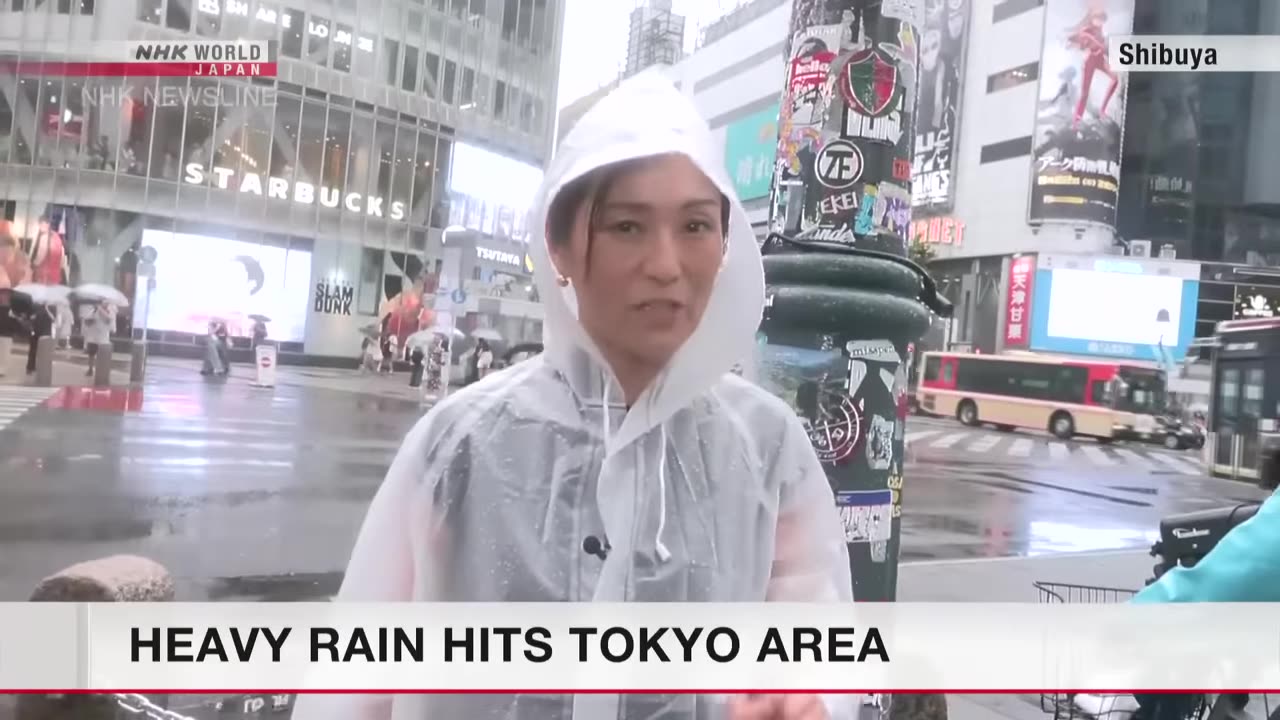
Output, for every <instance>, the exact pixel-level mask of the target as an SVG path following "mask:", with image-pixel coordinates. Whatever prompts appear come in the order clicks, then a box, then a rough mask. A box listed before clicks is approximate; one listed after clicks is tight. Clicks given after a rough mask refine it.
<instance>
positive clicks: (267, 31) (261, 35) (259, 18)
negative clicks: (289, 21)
mask: <svg viewBox="0 0 1280 720" xmlns="http://www.w3.org/2000/svg"><path fill="white" fill-rule="evenodd" d="M257 7H258V9H257V11H256V12H254V14H253V19H252V22H250V23H249V33H248V34H249V37H251V38H253V39H255V40H277V39H279V37H280V26H281V22H282V16H281V13H280V10H279V8H278V7H276V6H275V5H274V4H272V3H268V2H265V0H258V5H257Z"/></svg>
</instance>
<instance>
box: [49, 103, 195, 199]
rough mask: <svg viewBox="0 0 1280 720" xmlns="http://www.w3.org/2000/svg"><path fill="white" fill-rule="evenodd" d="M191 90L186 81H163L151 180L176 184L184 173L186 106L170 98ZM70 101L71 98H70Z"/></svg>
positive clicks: (156, 115) (157, 114) (152, 140)
mask: <svg viewBox="0 0 1280 720" xmlns="http://www.w3.org/2000/svg"><path fill="white" fill-rule="evenodd" d="M187 90H188V83H187V79H186V78H160V84H159V89H158V92H159V93H160V99H161V103H160V104H159V105H158V106H157V107H156V114H155V132H154V133H153V134H152V138H151V168H150V171H149V172H148V173H147V174H148V175H149V176H150V177H153V178H157V179H160V180H171V181H176V180H177V179H178V178H179V176H180V175H181V174H182V173H181V172H180V169H181V162H182V132H183V128H184V127H185V125H186V113H185V112H184V110H185V106H184V104H183V103H171V102H168V101H167V99H166V98H168V97H181V94H183V93H186V92H187ZM68 99H70V96H68Z"/></svg>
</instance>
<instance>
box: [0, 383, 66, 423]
mask: <svg viewBox="0 0 1280 720" xmlns="http://www.w3.org/2000/svg"><path fill="white" fill-rule="evenodd" d="M57 391H58V388H46V387H26V386H22V385H0V430H4V429H5V428H6V427H8V426H9V425H11V424H13V422H14V421H15V420H17V419H18V418H20V417H22V416H23V415H24V414H25V413H26V412H27V411H28V410H30V409H31V408H33V407H36V406H37V405H39V404H40V403H43V402H44V401H45V400H48V399H49V398H51V397H53V394H54V393H55V392H57Z"/></svg>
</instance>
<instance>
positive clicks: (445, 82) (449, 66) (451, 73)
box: [440, 60, 458, 105]
mask: <svg viewBox="0 0 1280 720" xmlns="http://www.w3.org/2000/svg"><path fill="white" fill-rule="evenodd" d="M457 75H458V64H457V63H455V62H454V61H452V60H445V61H444V76H443V77H442V78H441V79H440V99H441V100H444V101H445V102H446V103H449V104H450V105H452V104H453V87H454V84H455V83H456V82H457Z"/></svg>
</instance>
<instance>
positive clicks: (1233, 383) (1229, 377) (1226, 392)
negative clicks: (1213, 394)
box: [1218, 368, 1240, 421]
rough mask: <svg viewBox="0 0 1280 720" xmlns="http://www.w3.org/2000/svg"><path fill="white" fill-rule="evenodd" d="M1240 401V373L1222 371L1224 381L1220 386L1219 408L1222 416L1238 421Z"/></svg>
mask: <svg viewBox="0 0 1280 720" xmlns="http://www.w3.org/2000/svg"><path fill="white" fill-rule="evenodd" d="M1239 399H1240V371H1239V370H1237V369H1235V368H1231V369H1229V370H1223V371H1222V381H1221V383H1219V385H1218V407H1219V408H1220V412H1221V413H1222V416H1223V417H1225V418H1229V419H1231V420H1233V421H1234V420H1236V419H1237V417H1238V415H1237V413H1238V412H1239V408H1238V407H1237V404H1238V402H1239Z"/></svg>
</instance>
